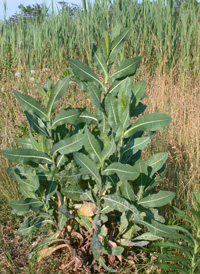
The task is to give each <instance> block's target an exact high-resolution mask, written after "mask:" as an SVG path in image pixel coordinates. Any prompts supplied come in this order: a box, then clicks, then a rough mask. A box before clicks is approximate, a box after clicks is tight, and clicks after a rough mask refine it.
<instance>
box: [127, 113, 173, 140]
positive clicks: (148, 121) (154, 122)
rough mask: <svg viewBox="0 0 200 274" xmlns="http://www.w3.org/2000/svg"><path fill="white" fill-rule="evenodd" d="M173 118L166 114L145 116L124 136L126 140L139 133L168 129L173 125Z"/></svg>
mask: <svg viewBox="0 0 200 274" xmlns="http://www.w3.org/2000/svg"><path fill="white" fill-rule="evenodd" d="M171 120H172V118H171V117H170V116H169V115H168V114H165V113H151V114H146V115H143V116H142V117H141V118H139V119H138V120H137V121H136V122H135V123H134V124H133V126H132V127H130V128H129V129H128V130H127V131H126V132H125V134H124V137H125V138H128V137H130V136H131V135H133V134H134V133H135V132H137V131H156V130H160V129H162V128H164V127H167V126H168V125H169V124H170V123H171Z"/></svg>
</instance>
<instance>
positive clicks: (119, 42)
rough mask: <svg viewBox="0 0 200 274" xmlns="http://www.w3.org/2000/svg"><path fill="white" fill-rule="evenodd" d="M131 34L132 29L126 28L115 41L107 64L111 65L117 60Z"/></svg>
mask: <svg viewBox="0 0 200 274" xmlns="http://www.w3.org/2000/svg"><path fill="white" fill-rule="evenodd" d="M131 32H132V29H131V28H126V29H124V30H123V31H122V32H121V33H120V35H118V36H117V38H115V39H114V40H113V42H112V44H111V50H110V54H109V57H108V61H107V64H111V63H112V62H113V61H114V60H115V58H116V55H117V53H119V51H120V50H121V49H122V48H123V47H124V43H125V41H126V40H127V39H128V38H129V36H130V34H131Z"/></svg>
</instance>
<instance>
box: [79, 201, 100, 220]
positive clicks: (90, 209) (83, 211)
mask: <svg viewBox="0 0 200 274" xmlns="http://www.w3.org/2000/svg"><path fill="white" fill-rule="evenodd" d="M96 211H97V207H96V205H95V204H94V203H84V204H83V205H82V206H81V207H80V208H79V209H78V214H79V215H80V216H83V217H91V216H93V215H94V214H95V212H96Z"/></svg>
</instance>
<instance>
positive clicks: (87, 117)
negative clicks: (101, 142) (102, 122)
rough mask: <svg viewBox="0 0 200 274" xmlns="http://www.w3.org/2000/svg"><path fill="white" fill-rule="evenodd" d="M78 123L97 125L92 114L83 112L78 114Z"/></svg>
mask: <svg viewBox="0 0 200 274" xmlns="http://www.w3.org/2000/svg"><path fill="white" fill-rule="evenodd" d="M78 123H86V124H97V123H98V120H97V118H96V117H95V115H94V114H92V113H90V112H88V111H87V110H85V111H83V112H82V113H81V114H80V116H79V119H78Z"/></svg>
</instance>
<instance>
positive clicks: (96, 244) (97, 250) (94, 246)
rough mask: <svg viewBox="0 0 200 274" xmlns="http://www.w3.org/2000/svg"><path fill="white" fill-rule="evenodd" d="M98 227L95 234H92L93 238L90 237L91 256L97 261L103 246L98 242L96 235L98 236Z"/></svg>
mask: <svg viewBox="0 0 200 274" xmlns="http://www.w3.org/2000/svg"><path fill="white" fill-rule="evenodd" d="M99 230H100V229H99V226H98V228H97V230H96V232H95V233H94V235H93V237H92V245H91V247H92V254H93V256H94V258H95V259H97V260H98V259H99V258H100V256H101V253H102V250H103V246H102V244H101V242H100V240H99V237H98V234H99Z"/></svg>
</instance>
